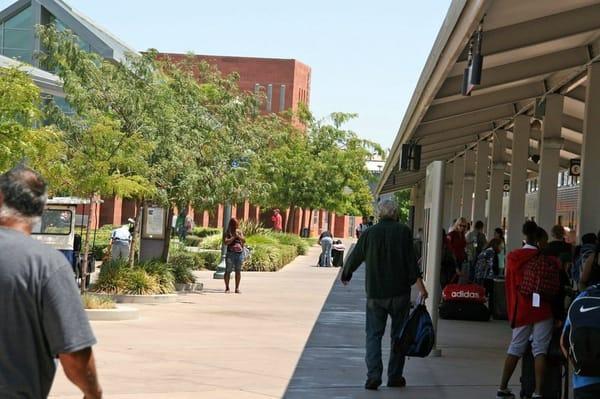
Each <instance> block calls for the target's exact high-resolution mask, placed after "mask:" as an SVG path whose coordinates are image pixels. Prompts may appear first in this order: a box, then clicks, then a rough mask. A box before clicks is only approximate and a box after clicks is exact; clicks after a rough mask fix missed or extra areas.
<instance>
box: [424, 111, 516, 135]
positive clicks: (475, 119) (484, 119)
mask: <svg viewBox="0 0 600 399" xmlns="http://www.w3.org/2000/svg"><path fill="white" fill-rule="evenodd" d="M514 114H515V108H514V107H513V106H512V105H508V104H507V105H500V106H497V107H493V108H488V109H485V110H482V111H477V112H471V113H469V114H464V115H461V116H455V117H451V118H446V119H443V120H437V121H433V122H426V123H422V124H421V125H420V126H419V128H418V129H417V131H416V136H424V135H427V134H432V133H439V132H444V131H447V130H452V129H459V128H464V127H468V126H473V127H474V126H477V125H481V124H483V123H490V124H491V123H492V122H494V121H498V120H502V119H506V118H510V117H512V116H513V115H514Z"/></svg>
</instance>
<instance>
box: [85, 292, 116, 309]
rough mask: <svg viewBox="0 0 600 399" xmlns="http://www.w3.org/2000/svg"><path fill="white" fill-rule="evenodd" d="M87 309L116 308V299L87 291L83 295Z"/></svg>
mask: <svg viewBox="0 0 600 399" xmlns="http://www.w3.org/2000/svg"><path fill="white" fill-rule="evenodd" d="M81 301H82V302H83V307H84V308H85V309H116V307H117V305H116V303H115V301H114V300H113V299H112V298H111V297H109V296H99V295H93V294H88V293H85V294H83V295H82V297H81Z"/></svg>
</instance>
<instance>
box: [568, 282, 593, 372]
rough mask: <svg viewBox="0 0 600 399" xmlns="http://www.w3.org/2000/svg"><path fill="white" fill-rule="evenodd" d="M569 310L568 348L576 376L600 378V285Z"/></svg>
mask: <svg viewBox="0 0 600 399" xmlns="http://www.w3.org/2000/svg"><path fill="white" fill-rule="evenodd" d="M584 293H585V295H580V296H579V297H577V299H575V300H574V301H573V303H572V304H571V307H570V308H569V316H568V317H569V322H570V324H571V325H570V330H569V336H568V337H565V338H566V339H568V342H567V343H568V348H569V354H570V356H571V360H572V361H573V365H574V366H575V367H574V369H575V370H574V371H575V374H577V375H580V376H590V377H600V285H594V286H591V287H589V288H588V289H587V290H586V291H584Z"/></svg>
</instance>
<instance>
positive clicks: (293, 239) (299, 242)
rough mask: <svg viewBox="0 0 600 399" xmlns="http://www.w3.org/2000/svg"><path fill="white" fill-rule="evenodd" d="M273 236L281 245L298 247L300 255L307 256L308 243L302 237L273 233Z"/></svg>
mask: <svg viewBox="0 0 600 399" xmlns="http://www.w3.org/2000/svg"><path fill="white" fill-rule="evenodd" d="M272 235H273V237H274V238H275V239H276V240H277V241H278V242H279V243H280V244H284V245H293V246H294V247H296V250H297V252H298V255H306V252H308V247H309V245H308V242H306V240H304V239H303V238H301V237H300V236H297V235H295V234H287V233H273V234H272Z"/></svg>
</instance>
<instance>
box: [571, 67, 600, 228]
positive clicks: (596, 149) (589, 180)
mask: <svg viewBox="0 0 600 399" xmlns="http://www.w3.org/2000/svg"><path fill="white" fill-rule="evenodd" d="M599 108H600V63H594V64H591V65H590V66H588V71H587V91H586V95H585V112H584V121H583V145H582V146H581V184H580V188H581V193H580V195H579V223H578V224H577V233H578V236H579V237H581V236H582V235H583V234H586V233H590V232H596V231H597V230H598V227H599V226H600V212H598V200H599V199H600V184H598V181H600V156H598V154H600V112H598V109H599Z"/></svg>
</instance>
